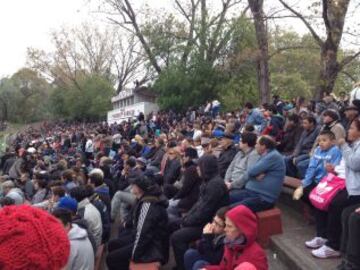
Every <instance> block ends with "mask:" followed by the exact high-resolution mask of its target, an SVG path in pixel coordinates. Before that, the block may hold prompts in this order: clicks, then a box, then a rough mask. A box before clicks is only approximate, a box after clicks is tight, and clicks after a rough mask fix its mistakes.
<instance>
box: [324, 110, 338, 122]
mask: <svg viewBox="0 0 360 270" xmlns="http://www.w3.org/2000/svg"><path fill="white" fill-rule="evenodd" d="M323 116H329V117H331V118H332V119H333V120H334V121H337V120H339V115H338V114H337V112H336V111H334V110H326V111H325V112H323Z"/></svg>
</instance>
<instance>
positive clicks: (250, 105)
mask: <svg viewBox="0 0 360 270" xmlns="http://www.w3.org/2000/svg"><path fill="white" fill-rule="evenodd" d="M244 107H245V108H247V109H249V110H252V109H253V108H254V105H252V103H251V102H246V103H245V106H244Z"/></svg>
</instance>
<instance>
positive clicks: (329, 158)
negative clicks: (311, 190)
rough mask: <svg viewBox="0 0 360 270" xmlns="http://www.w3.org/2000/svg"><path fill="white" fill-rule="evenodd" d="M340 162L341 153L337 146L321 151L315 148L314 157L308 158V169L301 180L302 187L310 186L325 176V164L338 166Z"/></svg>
mask: <svg viewBox="0 0 360 270" xmlns="http://www.w3.org/2000/svg"><path fill="white" fill-rule="evenodd" d="M340 161H341V151H340V149H339V148H338V147H337V146H335V145H334V146H332V147H331V148H329V149H327V150H321V149H320V147H319V146H318V147H316V149H315V152H314V155H313V156H312V157H311V158H310V163H309V167H308V168H307V170H306V174H305V178H304V179H303V180H302V186H303V187H307V186H310V185H311V184H312V183H313V182H315V183H316V184H317V183H319V182H320V180H321V179H322V178H323V177H324V176H325V175H326V174H327V171H326V169H325V163H330V164H332V165H338V164H339V163H340Z"/></svg>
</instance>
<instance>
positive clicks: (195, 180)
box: [167, 148, 201, 224]
mask: <svg viewBox="0 0 360 270" xmlns="http://www.w3.org/2000/svg"><path fill="white" fill-rule="evenodd" d="M196 159H197V151H196V150H195V149H193V148H186V149H185V153H184V157H183V159H182V164H183V165H182V167H183V168H182V177H181V178H180V179H181V181H178V182H176V183H175V184H177V183H179V184H178V186H175V185H174V189H175V192H174V193H175V196H174V197H173V198H172V200H170V202H169V207H168V209H167V212H168V216H169V223H170V224H172V223H176V224H179V222H180V221H181V216H182V215H183V214H184V213H186V212H188V211H189V210H190V209H191V207H193V205H194V204H195V203H196V201H197V199H198V197H199V188H200V184H201V179H200V177H199V175H198V173H197V170H196V164H195V161H194V160H196Z"/></svg>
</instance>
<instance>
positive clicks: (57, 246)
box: [0, 205, 70, 270]
mask: <svg viewBox="0 0 360 270" xmlns="http://www.w3.org/2000/svg"><path fill="white" fill-rule="evenodd" d="M69 253H70V243H69V239H68V236H67V233H66V231H65V229H64V227H63V225H62V224H61V223H60V222H59V221H58V220H57V219H56V218H55V217H53V216H51V215H50V214H48V213H47V212H45V211H43V210H40V209H37V208H34V207H31V206H28V205H20V206H8V207H4V208H3V209H1V210H0V269H3V270H20V269H26V270H60V269H62V268H63V267H64V266H65V265H66V263H67V261H68V258H69Z"/></svg>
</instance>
